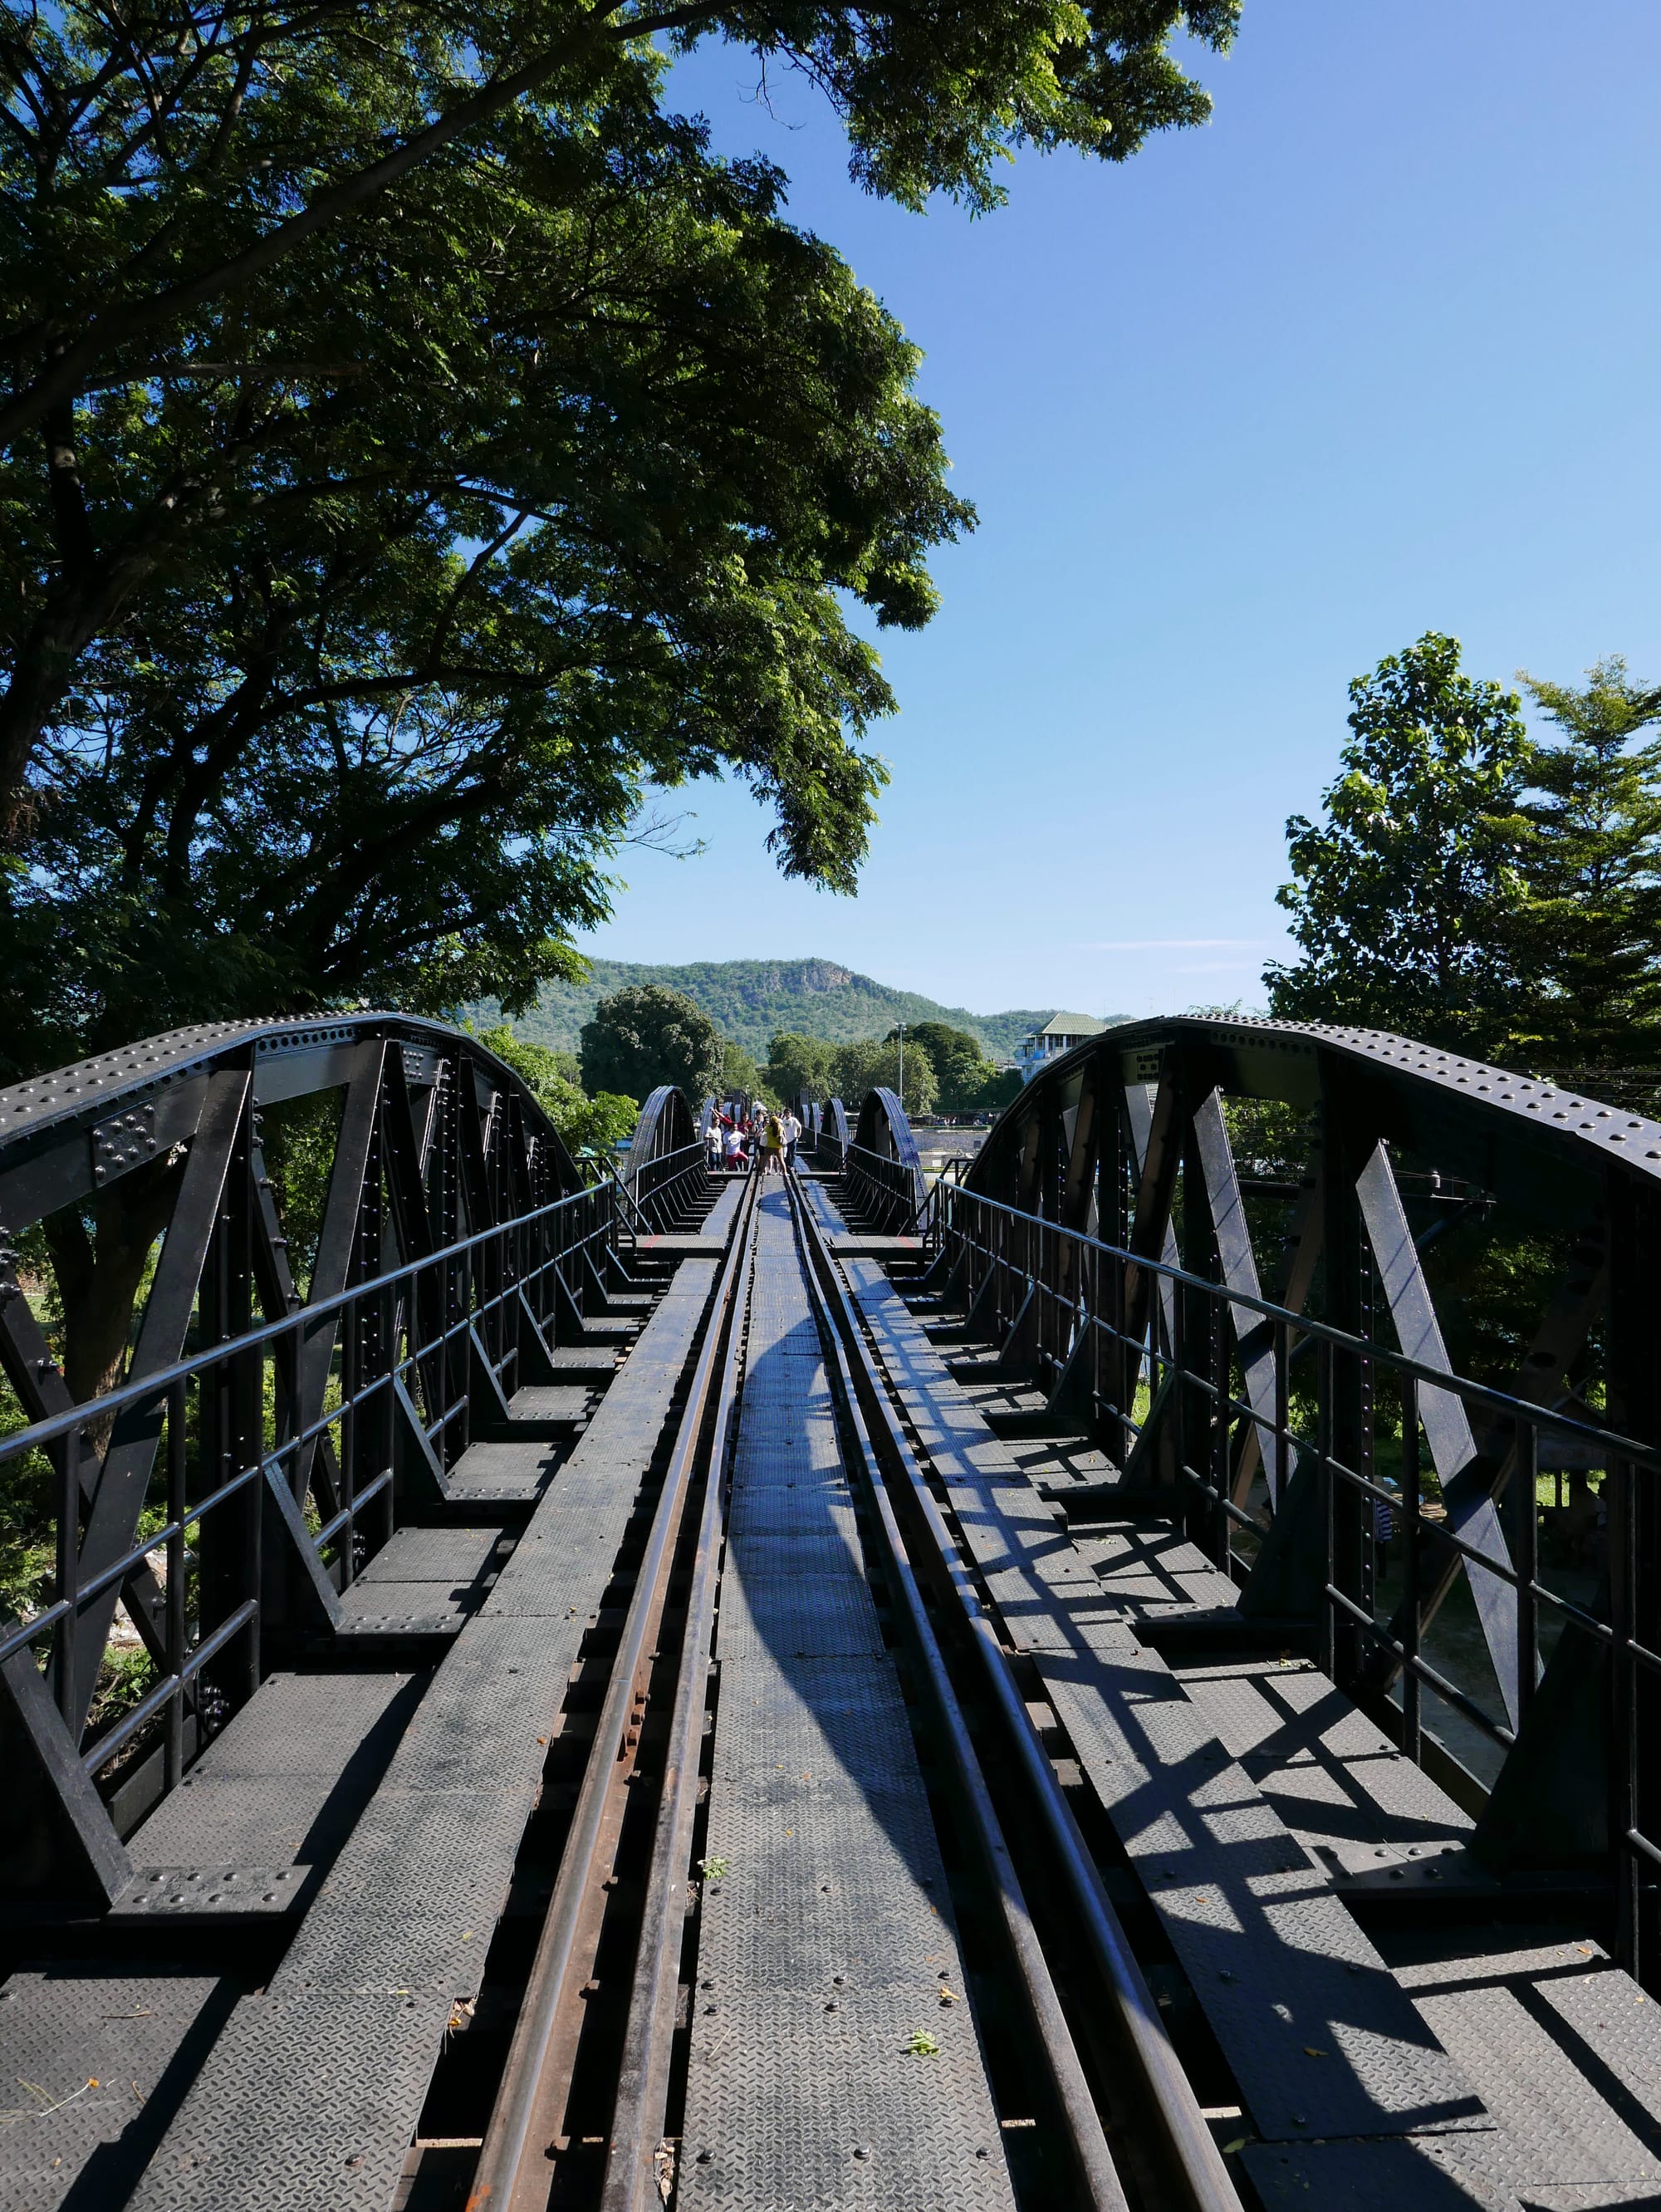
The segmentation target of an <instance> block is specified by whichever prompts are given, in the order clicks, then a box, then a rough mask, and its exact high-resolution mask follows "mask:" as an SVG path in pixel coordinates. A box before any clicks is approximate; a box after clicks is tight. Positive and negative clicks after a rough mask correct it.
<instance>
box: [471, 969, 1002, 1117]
mask: <svg viewBox="0 0 1661 2212" xmlns="http://www.w3.org/2000/svg"><path fill="white" fill-rule="evenodd" d="M484 1042H486V1043H487V1044H488V1045H489V1046H491V1048H493V1049H494V1050H495V1051H496V1052H498V1053H500V1054H501V1056H502V1057H503V1059H505V1060H509V1061H511V1062H512V1065H513V1066H516V1067H518V1069H519V1070H520V1072H521V1073H523V1074H524V1076H525V1077H526V1078H527V1079H528V1080H530V1082H531V1083H532V1085H534V1087H535V1088H536V1091H537V1093H538V1096H539V1097H541V1098H542V1099H543V1103H544V1105H546V1106H547V1108H548V1110H549V1113H550V1114H551V1115H553V1117H554V1120H555V1123H556V1124H557V1125H558V1126H559V1127H560V1129H561V1133H562V1134H563V1135H565V1136H566V1138H567V1141H568V1142H573V1141H574V1142H576V1143H579V1144H580V1143H583V1142H588V1143H593V1144H598V1143H601V1142H605V1143H609V1142H611V1141H613V1140H614V1139H615V1137H616V1136H618V1135H624V1134H627V1127H629V1126H632V1124H633V1116H634V1115H635V1114H637V1113H638V1111H639V1108H640V1102H642V1101H643V1100H644V1099H645V1098H646V1097H647V1096H648V1095H649V1094H650V1093H651V1092H652V1091H654V1090H655V1089H656V1088H657V1087H658V1085H659V1084H665V1083H667V1084H673V1085H676V1086H677V1087H678V1088H679V1089H680V1090H682V1091H684V1092H685V1094H686V1095H687V1097H688V1098H690V1099H693V1100H694V1101H696V1100H698V1099H700V1098H706V1097H711V1096H712V1095H718V1096H720V1097H751V1098H764V1099H767V1101H769V1102H770V1103H774V1104H779V1103H783V1102H784V1101H785V1100H787V1099H807V1100H809V1101H818V1102H821V1103H822V1102H823V1101H824V1100H826V1099H828V1098H836V1097H840V1098H841V1099H843V1100H844V1101H846V1103H847V1104H848V1105H849V1106H850V1107H852V1106H856V1105H857V1104H858V1102H859V1101H860V1100H861V1099H863V1098H864V1096H865V1094H866V1092H867V1091H872V1090H875V1089H876V1088H878V1087H879V1086H886V1088H888V1090H891V1091H899V1090H900V1087H901V1079H902V1069H901V1060H902V1054H903V1061H904V1067H903V1082H904V1096H905V1103H906V1109H907V1111H908V1112H910V1113H912V1114H931V1113H946V1114H973V1113H985V1112H988V1111H996V1110H997V1109H999V1108H1001V1107H1003V1106H1005V1105H1007V1104H1008V1103H1009V1100H1010V1099H1011V1098H1013V1097H1015V1094H1016V1092H1017V1091H1019V1090H1020V1087H1021V1079H1020V1077H1019V1075H1018V1074H1017V1073H1015V1070H1014V1069H1012V1068H1000V1067H998V1066H997V1064H996V1063H995V1062H994V1061H992V1060H989V1059H988V1058H987V1056H986V1054H985V1050H984V1049H983V1048H982V1046H981V1043H980V1041H979V1038H978V1037H975V1036H971V1035H970V1034H969V1032H968V1031H967V1030H960V1029H955V1028H953V1027H952V1025H951V1024H949V1023H948V1022H918V1024H916V1025H915V1026H914V1027H911V1026H908V1027H907V1028H906V1032H905V1036H904V1038H903V1040H902V1039H901V1037H900V1033H899V1031H898V1030H897V1029H896V1030H889V1032H888V1035H887V1036H885V1037H864V1038H860V1039H858V1040H857V1041H856V1042H852V1043H844V1044H833V1043H831V1042H829V1041H828V1040H827V1039H826V1038H823V1037H813V1036H799V1035H797V1034H795V1033H791V1032H784V1033H781V1034H780V1035H779V1036H775V1037H774V1038H773V1043H772V1048H771V1050H770V1051H769V1054H768V1056H767V1062H766V1065H765V1066H757V1064H756V1062H755V1060H754V1059H752V1058H751V1056H750V1054H749V1053H747V1052H746V1051H745V1050H744V1048H743V1046H742V1045H739V1044H736V1043H735V1042H733V1041H732V1039H731V1038H730V1037H724V1036H722V1034H721V1031H720V1030H719V1029H718V1026H717V1024H715V1022H714V1021H713V1020H712V1018H711V1017H710V1016H709V1015H708V1014H707V1013H706V1012H705V1011H704V1009H703V1008H702V1007H701V1006H699V1005H698V1004H697V1003H696V1001H695V1000H692V999H689V998H688V997H687V996H686V995H685V994H684V993H683V992H680V991H675V990H671V989H670V988H669V987H667V986H666V985H664V984H661V983H639V984H630V985H628V986H627V987H625V988H624V989H622V990H621V991H616V992H614V993H613V994H612V995H611V996H610V997H609V998H606V999H602V1000H601V1001H600V1003H599V1005H598V1006H597V1007H596V1008H595V1010H594V1013H593V1017H592V1018H591V1020H589V1021H588V1022H586V1023H585V1024H584V1026H583V1030H582V1038H581V1051H580V1054H579V1055H577V1054H569V1053H558V1052H553V1051H550V1050H549V1048H548V1047H547V1046H545V1045H538V1044H533V1043H531V1042H530V1041H529V1040H528V1039H524V1038H520V1037H518V1036H515V1035H514V1033H513V1031H512V1028H511V1027H509V1026H508V1025H506V1024H503V1025H502V1026H501V1027H500V1028H497V1029H494V1030H488V1031H486V1033H485V1036H484ZM625 1109H627V1113H626V1114H625Z"/></svg>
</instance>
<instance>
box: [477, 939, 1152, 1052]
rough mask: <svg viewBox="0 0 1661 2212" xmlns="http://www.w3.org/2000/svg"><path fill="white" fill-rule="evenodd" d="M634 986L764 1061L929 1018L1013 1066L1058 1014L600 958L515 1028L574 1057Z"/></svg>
mask: <svg viewBox="0 0 1661 2212" xmlns="http://www.w3.org/2000/svg"><path fill="white" fill-rule="evenodd" d="M627 983H664V984H667V985H668V986H669V987H670V989H671V990H676V991H684V992H685V994H686V995H687V996H688V998H689V999H691V1000H695V1002H696V1003H697V1004H698V1005H699V1006H701V1007H702V1008H703V1009H704V1011H705V1012H706V1014H708V1015H709V1016H710V1017H711V1018H712V1020H713V1021H714V1022H715V1023H716V1024H717V1026H718V1028H719V1029H720V1030H721V1032H722V1034H723V1035H724V1036H729V1037H730V1038H731V1039H732V1040H733V1042H735V1043H736V1044H741V1045H743V1048H744V1049H745V1051H746V1052H748V1053H750V1054H753V1055H754V1056H755V1058H756V1059H757V1060H765V1059H766V1058H767V1052H768V1048H769V1047H770V1045H771V1043H772V1041H773V1037H774V1036H777V1035H778V1034H779V1032H780V1031H781V1030H789V1031H791V1032H792V1033H794V1034H796V1035H797V1036H815V1037H825V1038H827V1039H828V1040H829V1042H831V1043H833V1044H848V1043H852V1042H853V1040H854V1039H856V1038H858V1037H873V1036H875V1037H880V1036H886V1034H887V1033H888V1030H890V1029H891V1028H892V1027H893V1025H894V1023H895V1022H924V1021H943V1022H949V1023H951V1024H953V1026H954V1027H955V1028H957V1029H962V1030H968V1031H969V1032H970V1034H971V1035H972V1036H978V1037H979V1039H980V1041H981V1042H982V1044H983V1045H984V1046H985V1048H986V1050H987V1052H988V1053H989V1054H991V1055H992V1057H993V1058H995V1059H998V1060H1007V1059H1008V1058H1009V1056H1010V1054H1012V1053H1013V1052H1014V1050H1015V1042H1016V1040H1017V1039H1018V1038H1020V1037H1022V1036H1025V1035H1026V1034H1027V1032H1028V1030H1030V1029H1031V1028H1032V1027H1033V1026H1034V1024H1035V1023H1038V1022H1044V1021H1047V1020H1048V1019H1049V1018H1050V1016H1051V1015H1052V1013H1053V1012H1055V1008H1054V1007H1053V1006H1044V1007H1041V1008H1035V1007H1031V1006H1022V1007H1015V1008H1013V1009H1011V1010H1009V1012H1004V1013H1000V1014H971V1013H967V1012H965V1011H964V1009H963V1008H962V1007H961V1006H941V1005H940V1004H939V1002H938V1001H937V1000H934V999H925V998H924V996H923V995H922V994H921V993H920V992H917V991H896V990H893V989H891V988H890V987H888V985H887V984H886V983H878V982H876V981H874V980H873V979H872V978H871V977H870V976H869V975H856V974H855V973H854V972H853V970H852V969H848V968H841V967H839V966H838V965H837V964H836V963H835V962H834V961H831V960H705V961H699V962H696V963H694V964H693V965H691V966H689V967H685V968H659V967H651V966H646V965H642V964H639V963H633V962H628V961H621V960H596V961H594V962H592V963H591V965H590V969H589V975H588V980H587V981H586V982H585V983H544V984H543V989H542V997H541V1000H540V1001H539V1003H538V1004H537V1006H536V1008H535V1009H534V1011H533V1012H530V1013H528V1014H526V1015H524V1017H523V1018H522V1019H520V1020H519V1021H518V1022H517V1023H516V1024H514V1026H515V1028H516V1029H517V1030H518V1032H519V1034H520V1035H521V1036H528V1037H534V1038H535V1039H536V1042H538V1043H540V1044H546V1045H552V1046H554V1047H555V1048H557V1049H559V1050H561V1051H565V1052H574V1051H575V1050H576V1048H577V1041H578V1036H579V1031H580V1030H581V1029H582V1025H583V1024H584V1023H585V1021H586V1020H587V1019H588V1018H589V1017H590V1015H591V1014H592V1012H593V1011H594V1008H595V1006H596V1005H597V1003H598V1001H599V1000H601V999H603V998H605V997H606V996H608V995H609V994H610V993H611V992H613V991H618V990H621V988H622V987H623V986H624V985H625V984H627ZM470 1012H471V1013H472V1015H473V1018H474V1019H475V1021H476V1022H477V1021H478V1020H480V1019H483V1020H486V1021H489V1020H494V1018H495V1010H494V1007H492V1006H483V1007H477V1008H473V1009H470ZM1108 1018H1109V1019H1110V1020H1111V1019H1112V1018H1113V1017H1112V1016H1109V1017H1108Z"/></svg>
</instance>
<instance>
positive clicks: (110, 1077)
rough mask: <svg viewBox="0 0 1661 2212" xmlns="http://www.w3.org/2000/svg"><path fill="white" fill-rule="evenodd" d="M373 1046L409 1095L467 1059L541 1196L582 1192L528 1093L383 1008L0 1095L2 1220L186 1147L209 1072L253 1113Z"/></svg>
mask: <svg viewBox="0 0 1661 2212" xmlns="http://www.w3.org/2000/svg"><path fill="white" fill-rule="evenodd" d="M375 1044H391V1045H396V1046H397V1047H398V1048H399V1055H400V1059H401V1061H402V1072H403V1079H404V1082H405V1083H406V1085H408V1086H409V1089H410V1090H411V1091H416V1092H419V1091H430V1090H431V1089H432V1087H433V1083H434V1081H435V1079H436V1077H437V1074H438V1072H439V1067H440V1066H441V1065H443V1064H445V1063H446V1062H450V1061H459V1060H467V1061H468V1062H470V1064H471V1066H472V1068H473V1070H474V1081H475V1091H476V1097H477V1102H478V1105H479V1108H480V1110H481V1112H482V1114H483V1115H485V1116H486V1117H487V1119H488V1116H489V1115H490V1113H491V1112H492V1110H493V1107H492V1102H493V1100H494V1101H500V1102H503V1103H506V1102H507V1101H509V1100H511V1101H512V1104H513V1108H514V1110H515V1111H516V1112H517V1114H518V1115H519V1116H520V1118H521V1121H522V1125H523V1127H524V1132H525V1134H526V1137H527V1139H528V1140H529V1147H530V1154H531V1157H532V1158H533V1160H534V1159H536V1158H540V1160H541V1161H542V1163H543V1166H544V1169H545V1171H546V1176H547V1184H548V1188H549V1193H550V1194H551V1195H553V1196H556V1197H557V1196H562V1195H563V1194H566V1193H567V1192H568V1191H573V1190H579V1189H580V1188H582V1177H581V1176H579V1174H578V1172H577V1169H576V1166H575V1164H574V1163H573V1160H572V1158H571V1155H570V1153H569V1152H567V1149H566V1146H565V1143H564V1140H563V1139H561V1136H560V1133H559V1132H558V1130H556V1129H555V1127H554V1124H553V1123H552V1122H551V1121H549V1118H548V1115H547V1114H546V1113H545V1111H544V1110H543V1107H542V1106H541V1105H540V1104H539V1103H538V1102H537V1099H536V1093H535V1092H534V1091H532V1090H531V1088H530V1085H528V1084H527V1083H526V1082H525V1080H524V1078H523V1077H522V1076H521V1075H519V1074H518V1072H517V1071H516V1070H515V1069H513V1068H512V1067H510V1066H508V1065H507V1063H506V1061H505V1060H499V1059H498V1058H497V1056H496V1055H495V1054H494V1053H493V1052H490V1051H488V1050H487V1048H485V1047H484V1046H483V1045H482V1044H481V1043H480V1042H479V1040H478V1039H477V1038H476V1037H475V1036H471V1035H470V1034H469V1033H468V1032H467V1031H465V1030H457V1029H453V1028H452V1027H450V1026H449V1024H446V1023H443V1022H434V1021H427V1020H425V1019H423V1018H421V1017H420V1016H418V1015H413V1014H399V1013H390V1012H383V1013H363V1014H340V1015H330V1017H329V1018H327V1019H326V1020H318V1021H307V1022H292V1021H281V1022H280V1021H264V1022H258V1021H256V1022H209V1023H203V1024H199V1025H197V1027H195V1028H193V1029H185V1030H167V1031H166V1032H164V1033H163V1034H162V1035H161V1036H154V1037H147V1038H144V1039H142V1041H141V1042H138V1043H136V1044H132V1045H126V1046H124V1047H123V1048H121V1049H120V1050H119V1051H118V1052H111V1053H101V1054H99V1055H98V1056H97V1057H96V1058H94V1059H92V1060H80V1061H77V1062H76V1065H75V1066H71V1067H63V1068H58V1069H56V1070H54V1071H53V1072H52V1073H49V1074H45V1075H37V1076H33V1077H31V1078H30V1079H29V1080H28V1081H27V1082H26V1083H17V1084H13V1085H10V1086H9V1088H8V1089H6V1090H3V1091H0V1222H3V1223H4V1224H5V1225H6V1226H7V1228H8V1229H9V1230H13V1231H15V1230H18V1229H21V1228H25V1227H27V1225H29V1224H31V1223H32V1222H34V1221H38V1220H39V1219H40V1218H42V1216H43V1215H45V1214H47V1213H52V1212H57V1211H58V1209H59V1208H60V1207H62V1206H73V1205H75V1204H76V1203H77V1202H79V1201H81V1200H85V1199H88V1198H90V1197H91V1196H93V1195H94V1193H96V1192H99V1191H102V1190H105V1189H107V1188H110V1186H111V1185H112V1183H114V1182H118V1180H119V1179H120V1178H121V1177H122V1176H124V1175H127V1174H129V1173H130V1172H131V1171H132V1170H133V1169H135V1168H137V1167H141V1166H142V1165H143V1164H146V1162H148V1161H149V1160H151V1159H153V1158H156V1157H158V1156H160V1155H162V1154H165V1153H166V1152H167V1151H168V1150H169V1149H170V1148H171V1147H172V1146H174V1145H178V1144H183V1143H186V1142H188V1141H189V1140H190V1139H191V1137H192V1136H194V1134H195V1133H196V1128H197V1121H198V1119H199V1117H200V1115H201V1112H202V1109H203V1104H204V1103H205V1100H206V1097H207V1093H208V1090H209V1085H210V1083H211V1080H212V1079H213V1077H214V1076H215V1073H220V1072H221V1071H224V1070H227V1069H229V1068H232V1067H233V1066H234V1067H242V1066H246V1067H248V1068H249V1069H250V1070H251V1072H252V1077H253V1103H254V1104H255V1106H256V1107H259V1106H269V1105H275V1104H276V1103H278V1102H279V1101H282V1100H285V1099H289V1098H298V1097H307V1096H309V1095H312V1094H313V1093H317V1092H321V1091H330V1090H336V1089H339V1088H341V1087H342V1086H343V1085H347V1084H349V1083H350V1081H351V1079H352V1077H353V1074H354V1073H355V1069H356V1067H357V1065H358V1061H359V1059H360V1057H361V1048H363V1047H365V1046H366V1045H375Z"/></svg>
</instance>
